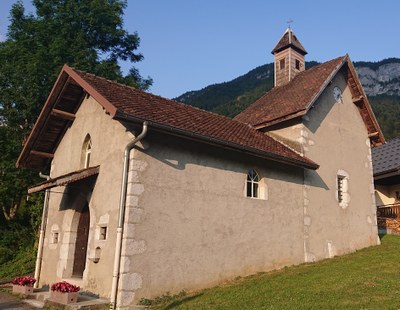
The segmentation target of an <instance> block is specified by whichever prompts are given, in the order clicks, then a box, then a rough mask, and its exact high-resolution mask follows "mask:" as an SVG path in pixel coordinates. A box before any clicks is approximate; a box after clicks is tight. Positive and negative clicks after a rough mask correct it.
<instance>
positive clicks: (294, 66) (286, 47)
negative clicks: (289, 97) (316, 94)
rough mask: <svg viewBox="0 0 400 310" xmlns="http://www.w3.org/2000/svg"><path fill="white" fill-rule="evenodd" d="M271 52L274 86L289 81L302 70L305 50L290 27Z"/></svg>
mask: <svg viewBox="0 0 400 310" xmlns="http://www.w3.org/2000/svg"><path fill="white" fill-rule="evenodd" d="M271 53H272V54H273V55H274V72H275V84H274V85H275V86H282V85H285V84H287V83H289V82H290V81H291V80H293V79H294V77H295V76H296V74H298V73H299V72H301V71H304V69H305V60H304V56H305V55H306V54H307V51H306V50H305V48H304V47H303V45H302V44H301V43H300V41H299V40H298V39H297V37H296V35H295V34H294V33H293V31H292V29H291V28H290V27H289V28H288V29H286V31H285V33H284V34H283V36H282V38H281V39H280V40H279V42H278V44H277V45H276V46H275V48H274V49H273V50H272V52H271Z"/></svg>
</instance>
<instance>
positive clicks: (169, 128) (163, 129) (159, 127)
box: [115, 114, 319, 170]
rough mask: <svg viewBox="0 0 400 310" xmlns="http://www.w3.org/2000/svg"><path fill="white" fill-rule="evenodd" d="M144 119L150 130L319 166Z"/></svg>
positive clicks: (309, 166) (137, 120)
mask: <svg viewBox="0 0 400 310" xmlns="http://www.w3.org/2000/svg"><path fill="white" fill-rule="evenodd" d="M115 119H117V120H120V121H125V122H133V123H137V124H142V123H143V122H144V121H145V120H144V119H141V118H138V117H133V116H132V115H122V114H120V115H117V116H116V117H115ZM146 121H147V122H148V123H149V128H151V129H152V130H155V131H158V132H162V133H169V134H171V135H174V136H179V137H181V138H185V139H190V140H193V141H198V142H201V143H206V144H210V145H215V146H218V147H223V148H225V149H230V150H234V151H239V152H242V153H246V154H249V155H252V156H256V157H260V158H264V159H268V160H272V161H275V162H281V163H285V164H289V165H292V166H297V167H301V168H306V169H311V170H317V169H318V168H319V165H318V164H317V163H315V162H313V161H312V160H310V159H308V158H307V162H305V161H300V160H295V159H292V158H288V157H283V156H279V155H277V154H274V153H272V152H265V151H262V150H259V149H255V148H250V147H244V146H243V145H240V144H236V143H232V142H231V143H230V142H227V141H223V140H220V139H216V138H213V137H209V136H203V135H200V134H196V133H194V132H189V131H185V130H181V129H179V128H175V127H172V126H166V125H163V124H158V123H156V122H151V121H148V120H146Z"/></svg>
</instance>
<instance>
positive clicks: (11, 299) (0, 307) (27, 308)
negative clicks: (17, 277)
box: [0, 291, 41, 310]
mask: <svg viewBox="0 0 400 310" xmlns="http://www.w3.org/2000/svg"><path fill="white" fill-rule="evenodd" d="M35 305H36V306H35ZM40 308H41V307H40V304H38V303H37V302H36V300H26V301H22V300H21V299H19V298H17V297H15V296H13V295H11V294H9V293H7V292H2V291H0V310H6V309H7V310H8V309H9V310H37V309H40Z"/></svg>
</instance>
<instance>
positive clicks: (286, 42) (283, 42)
mask: <svg viewBox="0 0 400 310" xmlns="http://www.w3.org/2000/svg"><path fill="white" fill-rule="evenodd" d="M288 47H292V48H293V49H295V50H296V51H297V52H299V53H300V54H302V55H306V54H307V51H306V49H305V48H304V47H303V45H302V44H301V43H300V41H299V39H297V37H296V35H295V34H294V33H293V31H292V29H291V28H288V29H286V31H285V33H284V34H283V36H282V38H281V39H280V40H279V42H278V44H277V45H276V46H275V48H274V49H273V50H272V52H271V53H272V54H275V53H279V52H280V51H282V50H284V49H286V48H288Z"/></svg>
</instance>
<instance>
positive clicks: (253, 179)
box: [246, 169, 260, 198]
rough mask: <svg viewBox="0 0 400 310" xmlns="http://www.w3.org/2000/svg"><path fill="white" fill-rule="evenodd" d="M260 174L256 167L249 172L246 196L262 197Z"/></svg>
mask: <svg viewBox="0 0 400 310" xmlns="http://www.w3.org/2000/svg"><path fill="white" fill-rule="evenodd" d="M259 183H260V176H259V174H258V173H257V171H255V170H254V169H250V170H249V171H248V172H247V180H246V197H250V198H259V197H260V184H259Z"/></svg>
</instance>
